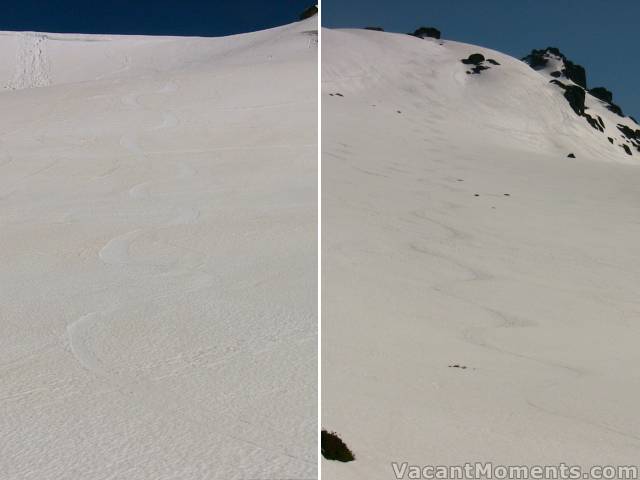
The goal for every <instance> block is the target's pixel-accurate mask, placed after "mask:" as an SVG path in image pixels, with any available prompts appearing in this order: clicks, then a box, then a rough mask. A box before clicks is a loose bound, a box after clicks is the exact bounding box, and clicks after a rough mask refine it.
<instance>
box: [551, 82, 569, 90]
mask: <svg viewBox="0 0 640 480" xmlns="http://www.w3.org/2000/svg"><path fill="white" fill-rule="evenodd" d="M549 83H553V84H554V85H558V86H559V87H560V88H561V89H563V90H566V89H567V86H566V85H565V84H564V83H562V82H561V81H560V80H549Z"/></svg>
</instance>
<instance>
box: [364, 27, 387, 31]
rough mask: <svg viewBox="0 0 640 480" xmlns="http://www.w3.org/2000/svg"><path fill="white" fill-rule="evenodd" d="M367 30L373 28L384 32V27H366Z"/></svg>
mask: <svg viewBox="0 0 640 480" xmlns="http://www.w3.org/2000/svg"><path fill="white" fill-rule="evenodd" d="M364 29H365V30H373V31H374V32H384V28H382V27H364Z"/></svg>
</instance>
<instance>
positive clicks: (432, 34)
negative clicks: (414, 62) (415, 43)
mask: <svg viewBox="0 0 640 480" xmlns="http://www.w3.org/2000/svg"><path fill="white" fill-rule="evenodd" d="M411 35H413V36H414V37H418V38H440V35H441V34H440V30H438V29H437V28H435V27H420V28H418V29H417V30H416V31H415V32H413V33H412V34H411Z"/></svg>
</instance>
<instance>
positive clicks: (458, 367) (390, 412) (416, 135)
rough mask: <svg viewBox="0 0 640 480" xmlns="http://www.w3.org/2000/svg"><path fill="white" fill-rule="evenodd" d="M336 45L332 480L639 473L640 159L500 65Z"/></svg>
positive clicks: (515, 65) (330, 117)
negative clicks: (335, 444) (546, 471)
mask: <svg viewBox="0 0 640 480" xmlns="http://www.w3.org/2000/svg"><path fill="white" fill-rule="evenodd" d="M323 34H324V35H323V59H322V61H323V67H322V68H323V72H322V79H323V83H322V90H323V92H322V102H323V119H324V120H323V122H324V124H323V130H322V135H323V139H322V141H323V159H322V161H323V192H322V193H323V230H322V231H323V257H322V258H323V280H322V281H323V323H322V326H323V332H322V333H323V335H322V344H323V347H322V348H323V356H322V359H323V365H322V374H323V390H322V391H323V399H322V401H323V404H322V405H323V406H322V410H323V418H322V426H323V428H326V429H328V430H330V431H335V432H337V433H338V434H339V435H340V438H342V439H343V440H344V441H345V442H346V444H347V445H348V446H349V448H350V449H351V450H352V451H353V453H354V455H355V457H356V459H355V461H353V462H350V463H346V464H342V463H338V462H331V461H327V460H323V469H322V471H323V475H324V476H326V477H327V478H333V479H389V478H395V476H394V471H393V469H392V465H391V462H394V461H395V462H398V463H399V464H400V463H402V462H408V463H409V464H411V465H461V464H464V463H465V462H476V461H477V462H494V465H500V464H502V465H519V464H525V465H527V464H529V465H549V464H558V463H560V462H566V463H567V464H577V465H582V466H590V465H594V464H605V465H607V464H624V465H628V464H635V463H637V460H638V452H639V451H640V416H639V415H638V402H637V399H638V397H639V396H640V374H639V371H638V368H637V365H638V364H639V363H640V349H639V348H638V339H639V338H640V302H639V300H638V289H639V287H640V222H639V220H638V219H639V218H640V167H639V166H638V162H639V160H638V158H640V157H638V155H637V154H636V155H633V156H629V155H627V154H626V153H625V152H624V151H623V149H621V148H620V147H619V146H618V145H612V144H611V143H610V142H609V141H607V139H606V137H605V136H603V133H602V132H600V131H598V130H596V129H594V128H592V127H591V126H590V125H589V123H588V122H586V121H585V119H584V118H583V117H580V116H578V115H576V114H575V113H574V111H573V110H572V109H571V107H570V105H569V103H568V102H567V101H566V99H565V98H564V97H563V91H562V90H561V89H560V88H558V87H557V86H556V85H553V84H550V83H549V77H547V76H546V74H544V72H542V73H541V72H538V71H535V70H533V69H532V68H530V67H529V66H528V65H526V64H525V63H523V62H521V61H519V60H516V59H514V58H511V57H508V56H506V55H503V54H501V53H499V52H495V51H490V50H488V49H485V48H482V47H478V46H473V45H466V44H461V43H457V42H451V41H438V40H431V39H426V40H422V39H417V38H414V37H411V36H407V35H398V34H389V33H381V32H372V31H366V30H325V31H323ZM473 53H482V54H483V55H484V57H486V58H491V59H493V60H495V61H496V63H498V65H496V64H494V63H490V62H487V65H488V66H489V67H490V68H488V69H486V70H483V71H481V73H480V74H477V75H476V74H467V73H466V71H467V70H468V69H469V67H468V66H467V65H465V64H463V63H462V62H461V59H466V58H467V57H469V55H470V54H473ZM592 107H593V108H594V109H595V108H597V107H596V106H595V102H592ZM598 108H599V107H598ZM599 114H600V115H601V116H602V117H603V119H604V121H605V122H607V123H609V122H613V121H615V118H616V116H615V114H614V113H612V112H608V111H607V110H606V109H605V108H601V109H600V112H599ZM618 118H619V117H618ZM618 121H619V120H618ZM636 128H638V127H636ZM570 153H574V154H575V157H576V158H575V159H574V158H568V157H567V156H568V155H569V154H570Z"/></svg>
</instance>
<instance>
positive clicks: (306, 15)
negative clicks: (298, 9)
mask: <svg viewBox="0 0 640 480" xmlns="http://www.w3.org/2000/svg"><path fill="white" fill-rule="evenodd" d="M317 13H318V7H317V6H315V5H312V6H311V7H309V8H307V9H306V10H305V11H304V12H302V13H301V14H300V20H305V19H307V18H310V17H313V16H314V15H317Z"/></svg>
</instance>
